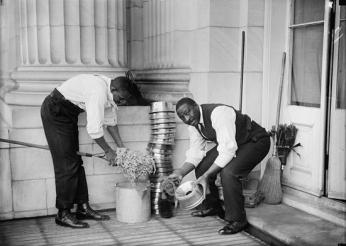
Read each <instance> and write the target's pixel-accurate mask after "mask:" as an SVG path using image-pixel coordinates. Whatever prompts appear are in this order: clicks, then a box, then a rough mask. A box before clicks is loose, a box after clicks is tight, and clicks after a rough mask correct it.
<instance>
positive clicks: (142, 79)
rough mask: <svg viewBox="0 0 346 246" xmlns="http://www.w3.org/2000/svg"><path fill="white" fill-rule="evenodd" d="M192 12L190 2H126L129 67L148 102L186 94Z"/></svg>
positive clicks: (157, 0)
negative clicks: (128, 33)
mask: <svg viewBox="0 0 346 246" xmlns="http://www.w3.org/2000/svg"><path fill="white" fill-rule="evenodd" d="M192 9H193V1H183V0H143V1H140V0H133V1H131V2H130V14H131V25H130V26H131V33H130V47H131V52H130V53H131V61H130V64H131V68H133V69H135V72H136V79H137V81H138V83H139V84H140V86H141V88H142V91H143V92H144V94H145V95H146V96H147V97H149V98H151V99H154V100H166V101H176V100H177V99H179V98H180V97H182V96H185V95H190V93H189V92H188V83H189V79H190V59H191V52H190V50H191V40H192V39H191V38H192V33H191V22H192V21H193V18H191V16H190V15H189V14H188V13H189V12H190V11H192Z"/></svg>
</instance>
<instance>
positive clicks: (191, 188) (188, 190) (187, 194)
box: [175, 181, 205, 210]
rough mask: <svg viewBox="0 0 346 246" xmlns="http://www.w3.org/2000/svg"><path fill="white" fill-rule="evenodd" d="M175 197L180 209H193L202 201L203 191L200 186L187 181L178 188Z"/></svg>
mask: <svg viewBox="0 0 346 246" xmlns="http://www.w3.org/2000/svg"><path fill="white" fill-rule="evenodd" d="M175 197H176V199H177V200H178V202H179V205H180V207H181V208H182V209H186V210H188V209H193V208H195V207H197V206H198V205H199V204H201V203H202V201H203V200H204V198H205V189H204V187H203V186H202V185H201V184H196V183H195V182H194V181H187V182H185V183H182V184H181V185H179V186H178V188H177V189H176V191H175Z"/></svg>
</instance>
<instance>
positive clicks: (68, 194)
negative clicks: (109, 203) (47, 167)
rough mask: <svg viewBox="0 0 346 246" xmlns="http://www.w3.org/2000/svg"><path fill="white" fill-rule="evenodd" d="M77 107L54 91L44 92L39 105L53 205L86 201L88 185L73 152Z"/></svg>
mask: <svg viewBox="0 0 346 246" xmlns="http://www.w3.org/2000/svg"><path fill="white" fill-rule="evenodd" d="M82 111H83V110H81V109H80V108H79V107H78V106H76V105H74V104H72V103H71V102H70V101H67V100H65V99H64V97H63V96H62V95H61V94H60V92H59V91H58V90H56V89H55V90H54V91H53V92H52V93H51V94H50V95H48V96H47V97H46V98H45V100H44V102H43V104H42V106H41V118H42V123H43V129H44V132H45V135H46V138H47V142H48V146H49V149H50V152H51V155H52V158H53V165H54V173H55V187H56V207H57V208H58V209H69V208H72V207H73V204H74V203H84V202H87V201H88V199H89V198H88V187H87V182H86V177H85V172H84V167H83V161H82V158H81V157H80V156H79V155H77V153H76V152H77V151H78V150H79V140H78V125H77V122H78V115H79V113H80V112H82Z"/></svg>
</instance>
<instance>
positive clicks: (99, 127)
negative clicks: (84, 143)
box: [85, 93, 106, 139]
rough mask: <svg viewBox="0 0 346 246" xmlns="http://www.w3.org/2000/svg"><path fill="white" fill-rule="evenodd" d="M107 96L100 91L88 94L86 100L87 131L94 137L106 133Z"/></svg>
mask: <svg viewBox="0 0 346 246" xmlns="http://www.w3.org/2000/svg"><path fill="white" fill-rule="evenodd" d="M105 103H106V98H105V97H104V96H102V95H100V93H99V94H98V93H92V94H90V95H88V98H87V100H86V102H85V111H86V115H87V127H86V128H87V132H88V134H89V135H90V137H91V138H92V139H96V138H100V137H102V136H103V135H104V132H103V124H104V109H105V108H104V105H105Z"/></svg>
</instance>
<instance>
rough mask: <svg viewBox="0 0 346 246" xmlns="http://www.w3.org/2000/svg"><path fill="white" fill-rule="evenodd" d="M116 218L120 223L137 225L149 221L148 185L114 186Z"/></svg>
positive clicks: (124, 184) (125, 184)
mask: <svg viewBox="0 0 346 246" xmlns="http://www.w3.org/2000/svg"><path fill="white" fill-rule="evenodd" d="M115 202H116V204H115V205H116V217H117V220H118V221H120V222H125V223H138V222H145V221H148V220H149V219H150V216H151V208H150V184H148V183H136V184H133V183H130V182H122V183H117V184H116V185H115Z"/></svg>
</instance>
